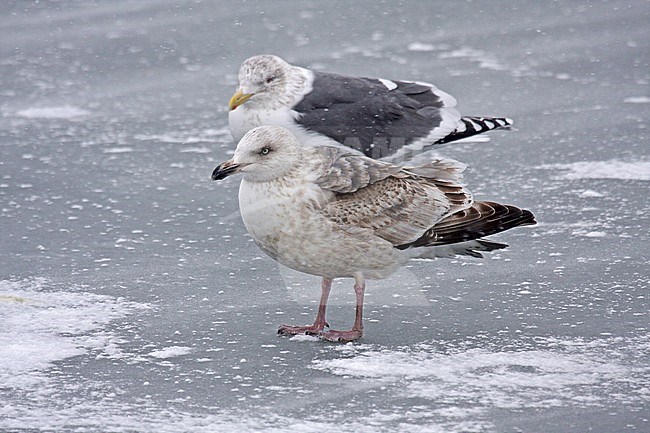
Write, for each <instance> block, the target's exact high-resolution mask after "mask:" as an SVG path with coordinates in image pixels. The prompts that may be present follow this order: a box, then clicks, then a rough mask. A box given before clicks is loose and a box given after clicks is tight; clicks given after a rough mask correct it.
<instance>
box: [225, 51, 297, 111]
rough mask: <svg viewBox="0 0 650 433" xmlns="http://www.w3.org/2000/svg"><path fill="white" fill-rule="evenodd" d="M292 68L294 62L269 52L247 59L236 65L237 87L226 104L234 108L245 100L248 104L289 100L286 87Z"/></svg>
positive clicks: (265, 104)
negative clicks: (237, 67) (238, 65)
mask: <svg viewBox="0 0 650 433" xmlns="http://www.w3.org/2000/svg"><path fill="white" fill-rule="evenodd" d="M292 71H293V66H291V65H290V64H289V63H287V62H285V61H284V60H282V59H281V58H280V57H277V56H273V55H270V54H261V55H259V56H253V57H250V58H248V59H246V60H245V61H244V63H242V65H241V67H240V68H239V76H238V78H239V88H238V89H237V91H236V92H235V94H234V95H232V98H230V102H229V103H228V107H229V108H230V110H231V111H232V110H236V109H237V108H238V107H240V106H241V105H243V104H244V103H246V102H248V101H250V102H248V104H247V107H254V106H258V107H274V106H277V105H283V104H284V105H288V104H290V103H291V101H290V100H288V98H287V87H288V82H289V80H290V79H291V77H292Z"/></svg>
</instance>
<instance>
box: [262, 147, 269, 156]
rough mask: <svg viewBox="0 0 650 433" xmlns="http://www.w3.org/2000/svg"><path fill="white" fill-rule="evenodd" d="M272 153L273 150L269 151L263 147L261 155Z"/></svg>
mask: <svg viewBox="0 0 650 433" xmlns="http://www.w3.org/2000/svg"><path fill="white" fill-rule="evenodd" d="M270 151H271V149H269V148H268V147H263V148H262V149H260V155H268V154H269V152H270Z"/></svg>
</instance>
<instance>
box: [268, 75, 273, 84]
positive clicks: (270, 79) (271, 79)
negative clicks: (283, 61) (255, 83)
mask: <svg viewBox="0 0 650 433" xmlns="http://www.w3.org/2000/svg"><path fill="white" fill-rule="evenodd" d="M273 81H275V77H274V76H270V77H269V78H267V79H266V84H271V83H272V82H273Z"/></svg>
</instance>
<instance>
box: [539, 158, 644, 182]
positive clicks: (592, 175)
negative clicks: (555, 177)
mask: <svg viewBox="0 0 650 433" xmlns="http://www.w3.org/2000/svg"><path fill="white" fill-rule="evenodd" d="M539 168H541V169H545V170H556V171H565V173H559V175H560V177H561V178H562V179H568V180H577V179H620V180H650V161H636V162H624V161H618V160H615V159H614V160H610V161H580V162H574V163H571V164H545V165H542V166H540V167H539Z"/></svg>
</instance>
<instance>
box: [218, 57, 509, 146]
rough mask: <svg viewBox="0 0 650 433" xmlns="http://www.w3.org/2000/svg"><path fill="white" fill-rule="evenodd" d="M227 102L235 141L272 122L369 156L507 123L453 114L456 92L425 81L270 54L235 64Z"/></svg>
mask: <svg viewBox="0 0 650 433" xmlns="http://www.w3.org/2000/svg"><path fill="white" fill-rule="evenodd" d="M229 107H230V114H229V122H230V132H231V133H232V136H233V138H234V139H235V141H236V142H238V141H239V140H240V139H241V138H242V137H243V136H244V134H246V133H247V132H248V131H250V130H251V129H253V128H255V127H257V126H262V125H280V126H284V127H286V128H288V129H289V130H290V131H291V132H292V133H293V134H294V135H296V136H297V137H298V139H299V140H300V141H301V142H302V143H304V144H310V145H313V144H328V145H341V144H343V145H345V146H347V147H351V148H353V149H356V150H358V151H361V152H363V153H364V154H365V155H366V156H369V157H371V158H375V159H379V158H389V157H390V158H394V159H396V158H397V157H398V156H402V157H404V156H407V155H406V154H408V153H411V152H417V151H420V150H421V149H422V148H423V147H425V146H431V145H434V144H437V143H446V142H449V141H456V140H460V139H463V138H467V137H470V136H473V135H476V134H480V133H482V132H485V131H489V130H491V129H496V128H502V127H508V126H509V125H511V124H512V120H510V119H508V118H505V117H461V116H460V114H459V113H458V111H457V110H456V108H455V107H456V99H454V98H453V97H452V96H451V95H448V94H447V93H445V92H443V91H441V90H439V89H437V88H436V87H435V86H434V85H433V84H429V83H423V82H412V81H396V80H385V79H382V78H363V77H352V76H346V75H338V74H332V73H328V72H318V71H312V70H309V69H305V68H301V67H299V66H292V65H290V64H289V63H287V62H285V61H284V60H282V59H281V58H279V57H277V56H272V55H259V56H254V57H251V58H249V59H247V60H246V61H245V62H244V63H243V64H242V65H241V68H240V69H239V88H238V90H237V92H236V93H235V94H234V95H233V96H232V98H231V99H230V103H229Z"/></svg>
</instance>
